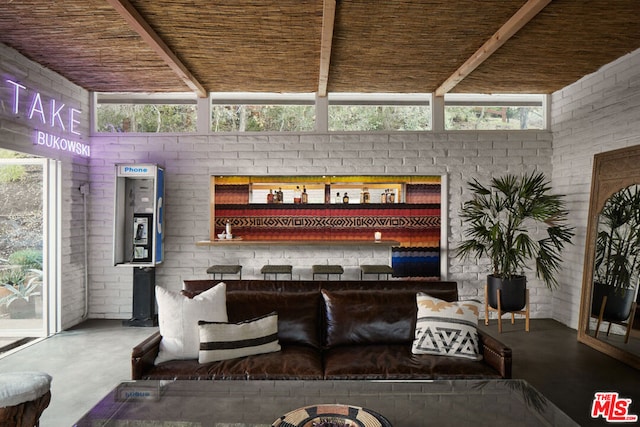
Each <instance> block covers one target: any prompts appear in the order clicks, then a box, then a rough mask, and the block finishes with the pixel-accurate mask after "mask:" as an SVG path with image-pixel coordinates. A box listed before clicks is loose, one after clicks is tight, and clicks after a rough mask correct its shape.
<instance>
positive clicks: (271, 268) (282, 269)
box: [260, 264, 293, 280]
mask: <svg viewBox="0 0 640 427" xmlns="http://www.w3.org/2000/svg"><path fill="white" fill-rule="evenodd" d="M260 273H262V275H263V278H264V280H267V274H275V275H276V280H278V274H288V275H289V276H291V279H293V272H292V267H291V266H290V265H275V264H267V265H263V266H262V268H261V269H260Z"/></svg>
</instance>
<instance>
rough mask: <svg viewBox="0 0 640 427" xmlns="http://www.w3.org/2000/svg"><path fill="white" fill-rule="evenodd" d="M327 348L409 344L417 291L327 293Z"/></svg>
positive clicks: (323, 291) (325, 296)
mask: <svg viewBox="0 0 640 427" xmlns="http://www.w3.org/2000/svg"><path fill="white" fill-rule="evenodd" d="M322 296H323V298H324V303H325V310H326V313H325V319H326V322H327V325H326V334H327V335H326V338H325V339H326V345H327V347H335V346H340V345H352V344H400V343H408V344H410V343H411V341H412V340H413V331H414V328H415V322H416V312H417V308H416V292H415V291H402V290H398V291H388V290H383V291H327V290H326V289H323V290H322Z"/></svg>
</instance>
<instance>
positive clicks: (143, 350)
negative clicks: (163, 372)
mask: <svg viewBox="0 0 640 427" xmlns="http://www.w3.org/2000/svg"><path fill="white" fill-rule="evenodd" d="M161 339H162V335H160V332H155V333H154V334H153V335H151V336H150V337H149V338H147V339H145V340H144V341H142V342H141V343H140V344H138V345H137V346H135V347H133V350H132V352H131V379H132V380H140V379H142V376H143V374H144V373H145V372H147V371H148V370H149V368H150V367H152V366H153V365H154V361H155V360H156V357H157V356H158V351H159V349H160V340H161Z"/></svg>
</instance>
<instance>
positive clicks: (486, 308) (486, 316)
mask: <svg viewBox="0 0 640 427" xmlns="http://www.w3.org/2000/svg"><path fill="white" fill-rule="evenodd" d="M488 288H489V287H488V285H486V284H485V285H484V324H485V325H487V326H489V311H497V312H498V333H500V334H501V333H502V315H503V314H505V313H503V312H502V307H501V304H500V297H501V295H500V289H497V290H496V295H497V301H498V308H493V307H491V306H489V298H488V296H489V290H488ZM525 301H526V302H525V306H524V310H519V311H511V312H510V313H511V324H512V325H513V324H514V323H515V314H516V313H518V314H524V315H525V323H524V330H525V331H527V332H529V289H526V290H525Z"/></svg>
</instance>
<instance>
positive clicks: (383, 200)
mask: <svg viewBox="0 0 640 427" xmlns="http://www.w3.org/2000/svg"><path fill="white" fill-rule="evenodd" d="M380 203H387V194H386V193H380Z"/></svg>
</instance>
